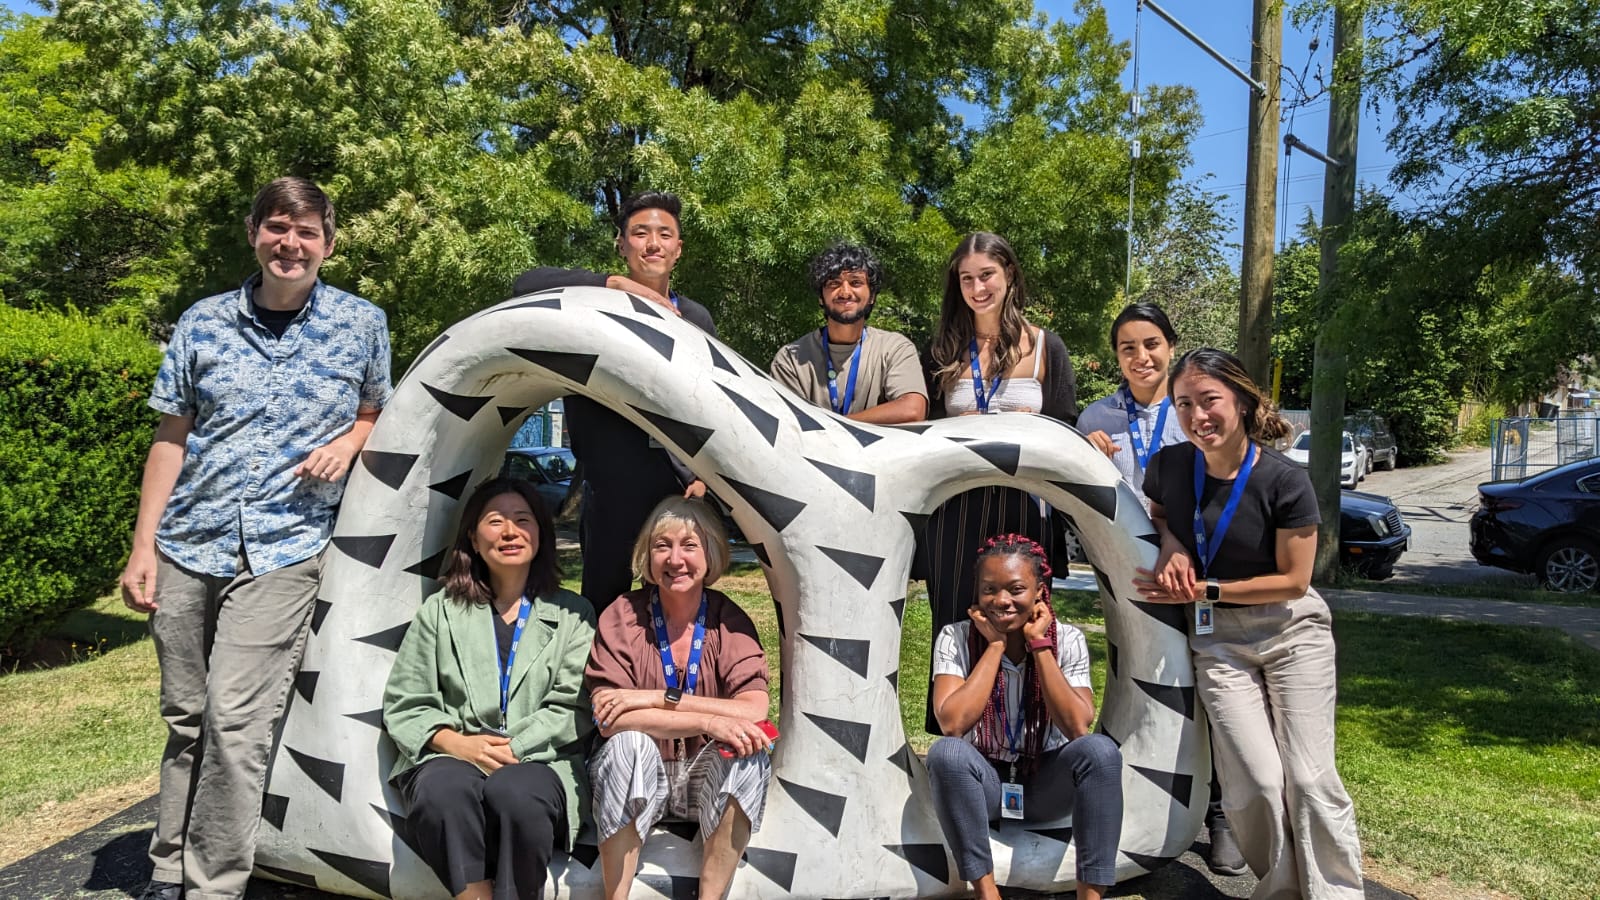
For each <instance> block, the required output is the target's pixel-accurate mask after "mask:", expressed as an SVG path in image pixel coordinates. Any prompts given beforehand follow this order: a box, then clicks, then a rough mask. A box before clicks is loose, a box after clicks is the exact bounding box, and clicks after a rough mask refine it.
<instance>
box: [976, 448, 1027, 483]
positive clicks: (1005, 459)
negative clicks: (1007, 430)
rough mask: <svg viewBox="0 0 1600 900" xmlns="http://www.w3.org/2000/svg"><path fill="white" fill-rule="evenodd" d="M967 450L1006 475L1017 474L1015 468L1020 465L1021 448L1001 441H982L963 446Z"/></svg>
mask: <svg viewBox="0 0 1600 900" xmlns="http://www.w3.org/2000/svg"><path fill="white" fill-rule="evenodd" d="M965 446H966V448H967V449H968V450H971V451H972V452H973V453H976V454H978V455H979V456H981V457H983V458H984V459H986V460H988V461H989V464H990V465H992V466H994V467H995V468H996V469H999V470H1000V471H1002V472H1004V473H1006V474H1007V475H1015V474H1017V466H1018V465H1020V464H1021V463H1022V446H1021V445H1020V444H1010V443H1005V442H1003V441H984V442H982V443H978V444H967V445H965Z"/></svg>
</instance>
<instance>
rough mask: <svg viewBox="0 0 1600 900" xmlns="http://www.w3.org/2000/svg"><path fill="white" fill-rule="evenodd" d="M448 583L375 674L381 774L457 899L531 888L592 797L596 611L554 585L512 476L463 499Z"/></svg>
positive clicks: (546, 553)
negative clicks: (387, 751)
mask: <svg viewBox="0 0 1600 900" xmlns="http://www.w3.org/2000/svg"><path fill="white" fill-rule="evenodd" d="M444 583H445V586H444V590H442V591H440V592H439V593H437V594H434V595H433V596H432V597H429V598H428V599H427V600H425V601H423V604H422V607H421V609H419V610H418V611H417V617H416V619H415V621H413V622H412V624H411V628H410V630H408V631H407V632H406V638H405V641H404V643H402V644H401V645H400V652H399V655H398V656H397V657H396V659H395V664H394V670H393V671H392V672H391V673H390V675H389V684H388V687H387V688H386V689H385V690H384V694H383V721H384V725H385V726H387V728H388V731H389V737H390V738H392V739H393V740H394V742H395V744H396V745H397V746H398V747H399V750H400V758H399V761H398V762H396V764H395V767H394V771H393V773H392V774H391V776H390V783H391V784H393V785H394V786H395V788H396V789H397V790H398V791H399V792H400V795H401V797H402V798H403V799H404V800H405V805H406V822H407V827H409V828H410V829H411V830H412V832H413V837H414V838H415V840H414V842H413V843H412V846H414V847H416V848H417V849H418V852H419V853H420V854H421V855H422V857H423V861H424V862H426V863H427V864H428V865H429V867H431V868H432V869H433V871H434V872H435V873H436V874H437V875H438V876H439V880H440V881H441V882H443V883H444V885H445V887H446V888H448V889H449V891H450V893H451V894H452V895H454V896H455V897H456V898H457V900H463V898H465V900H489V898H493V900H510V898H532V897H541V896H543V894H544V883H545V879H546V875H547V873H548V869H549V864H550V856H551V854H552V852H553V850H554V848H555V847H557V846H561V847H568V848H570V847H571V845H572V840H573V838H574V837H575V836H576V835H577V830H578V824H579V821H580V820H581V819H582V818H583V817H584V812H583V811H584V810H586V809H587V804H588V797H589V790H588V784H587V779H586V774H587V773H586V771H585V769H584V765H583V747H584V746H585V745H586V744H587V743H588V742H587V740H586V739H587V738H588V736H589V733H590V732H591V731H592V730H593V728H594V720H593V717H592V713H591V711H590V707H589V697H588V693H587V692H586V690H585V689H584V686H583V668H584V664H585V663H586V662H587V661H588V658H589V646H590V644H591V643H592V642H593V640H594V613H593V611H592V610H591V608H590V606H589V603H588V601H586V600H584V599H583V598H582V597H580V596H578V595H577V594H574V593H572V592H571V591H566V590H562V589H561V588H560V587H559V586H558V585H559V583H560V571H559V569H558V567H557V563H556V543H555V527H554V523H553V521H552V520H551V517H550V513H549V511H548V510H547V509H546V508H545V506H544V504H543V503H542V502H541V501H540V499H539V495H538V494H537V493H535V492H534V489H533V486H532V485H531V484H529V483H527V482H525V481H520V480H517V479H511V478H497V479H494V480H492V481H489V482H487V483H485V484H483V485H482V486H480V487H479V488H478V489H477V490H476V491H474V492H473V494H472V496H471V497H470V498H469V499H468V500H467V504H466V508H465V510H464V512H463V514H462V517H461V527H460V528H459V530H458V531H457V533H456V542H455V546H454V548H453V549H452V550H451V553H450V559H449V562H448V564H447V566H446V569H445V573H444Z"/></svg>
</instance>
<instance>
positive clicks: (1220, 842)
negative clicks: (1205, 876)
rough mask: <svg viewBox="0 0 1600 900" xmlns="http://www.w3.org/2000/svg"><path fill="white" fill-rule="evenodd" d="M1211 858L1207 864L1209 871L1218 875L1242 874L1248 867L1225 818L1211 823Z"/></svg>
mask: <svg viewBox="0 0 1600 900" xmlns="http://www.w3.org/2000/svg"><path fill="white" fill-rule="evenodd" d="M1210 832H1211V859H1210V860H1209V861H1208V864H1209V865H1210V867H1211V871H1213V872H1215V873H1217V874H1218V875H1243V874H1244V873H1245V872H1246V871H1247V870H1248V869H1249V868H1250V867H1249V866H1248V865H1246V864H1245V861H1244V854H1243V853H1240V852H1239V842H1238V841H1236V840H1234V839H1233V829H1232V828H1229V827H1228V821H1227V820H1226V819H1220V818H1219V819H1218V820H1217V821H1215V822H1213V823H1212V824H1211V829H1210Z"/></svg>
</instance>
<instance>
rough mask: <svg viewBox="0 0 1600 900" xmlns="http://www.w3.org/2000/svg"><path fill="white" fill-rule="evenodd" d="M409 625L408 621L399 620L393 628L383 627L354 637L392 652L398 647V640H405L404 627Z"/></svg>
mask: <svg viewBox="0 0 1600 900" xmlns="http://www.w3.org/2000/svg"><path fill="white" fill-rule="evenodd" d="M410 627H411V623H410V622H401V623H400V624H399V625H396V626H394V627H393V628H385V629H384V630H382V631H376V632H373V633H372V634H368V635H363V636H361V637H358V638H356V640H358V641H360V642H361V643H363V644H371V645H372V646H374V647H381V648H383V649H384V650H388V651H389V652H390V653H394V652H395V651H397V650H399V649H400V642H401V641H403V640H405V638H406V629H407V628H410Z"/></svg>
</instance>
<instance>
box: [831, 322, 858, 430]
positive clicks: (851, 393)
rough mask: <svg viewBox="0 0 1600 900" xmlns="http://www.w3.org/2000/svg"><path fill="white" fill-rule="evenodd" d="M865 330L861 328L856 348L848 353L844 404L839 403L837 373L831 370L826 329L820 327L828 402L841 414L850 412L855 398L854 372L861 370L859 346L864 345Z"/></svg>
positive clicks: (845, 414)
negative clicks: (826, 374) (847, 376)
mask: <svg viewBox="0 0 1600 900" xmlns="http://www.w3.org/2000/svg"><path fill="white" fill-rule="evenodd" d="M866 343H867V330H866V329H865V328H863V329H861V340H859V341H856V349H855V350H853V351H851V353H850V380H848V381H846V382H845V385H844V404H843V405H840V403H839V384H838V382H839V373H837V372H835V371H834V370H833V353H832V352H831V351H830V350H829V349H828V329H827V328H826V327H824V328H823V329H822V358H823V359H824V360H826V361H827V363H828V402H829V405H830V406H832V408H833V411H834V412H836V413H838V414H839V415H841V416H847V415H849V414H850V404H852V403H854V402H855V399H856V373H858V372H860V371H861V348H862V347H864V346H866Z"/></svg>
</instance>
